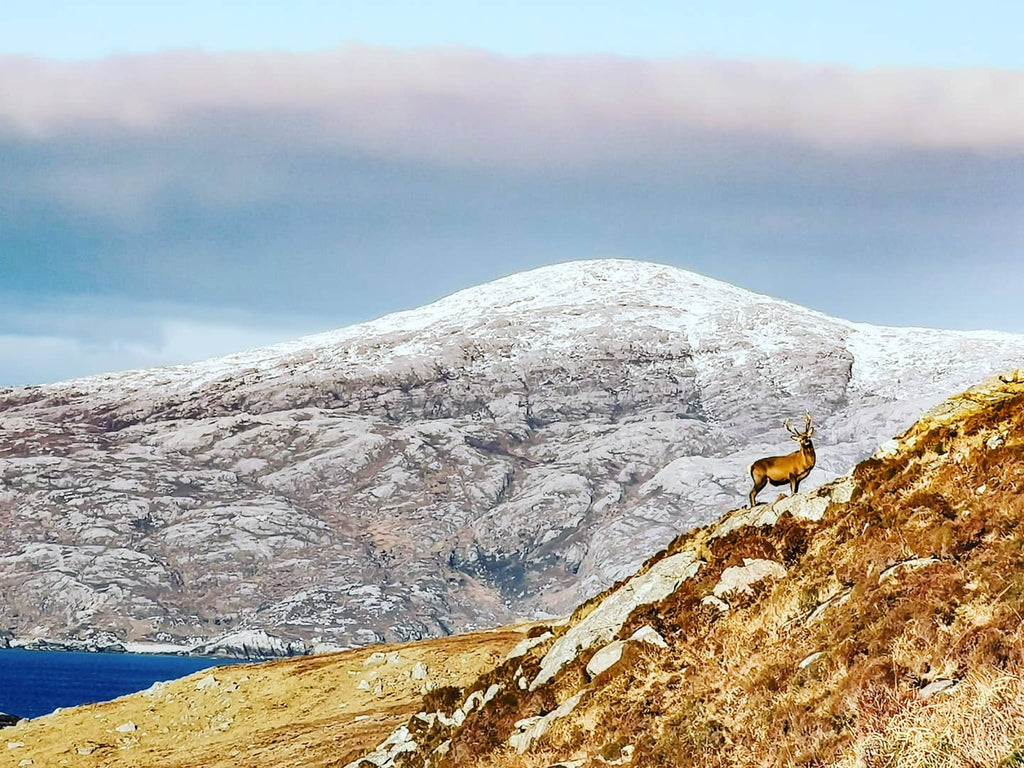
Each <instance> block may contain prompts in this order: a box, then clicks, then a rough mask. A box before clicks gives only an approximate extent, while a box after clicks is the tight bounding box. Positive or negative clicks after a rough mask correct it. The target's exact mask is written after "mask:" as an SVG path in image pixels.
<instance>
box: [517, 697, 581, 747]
mask: <svg viewBox="0 0 1024 768" xmlns="http://www.w3.org/2000/svg"><path fill="white" fill-rule="evenodd" d="M586 692H587V689H586V688H584V689H583V690H582V691H579V692H578V693H576V694H575V695H573V696H572V697H571V698H569V699H566V700H565V701H564V702H562V703H561V704H559V705H558V706H557V707H556V708H555V709H553V710H552V711H551V712H548V713H547V714H546V715H544V716H543V717H528V718H526V719H525V720H520V721H519V722H518V723H516V731H515V732H514V733H513V734H512V735H511V736H509V738H508V743H509V746H511V747H512V748H513V749H515V751H516V752H518V753H519V754H522V753H523V752H525V751H526V750H527V749H529V748H530V745H531V744H532V743H533V742H535V741H536V740H537V739H539V738H540V737H541V736H543V735H544V734H545V733H547V732H548V729H549V728H550V727H551V725H552V723H554V722H555V720H558V719H559V718H562V717H565V716H566V715H568V714H569V713H570V712H572V711H573V710H574V709H576V705H577V704H579V703H580V700H581V699H582V698H583V695H584V694H585V693H586Z"/></svg>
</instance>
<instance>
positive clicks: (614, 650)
mask: <svg viewBox="0 0 1024 768" xmlns="http://www.w3.org/2000/svg"><path fill="white" fill-rule="evenodd" d="M631 641H632V642H636V643H649V644H650V645H656V646H658V647H660V648H668V643H666V642H665V638H663V637H662V636H661V635H660V634H658V631H657V630H656V629H654V627H651V626H649V625H646V624H645V625H644V626H642V627H640V629H638V630H637V631H636V632H634V633H633V634H632V635H630V636H629V637H628V638H627V639H626V640H612V641H611V642H610V643H608V645H606V646H604V647H603V648H602V649H601V650H599V651H598V652H597V653H595V654H594V655H593V656H591V657H590V661H588V662H587V670H586V671H587V675H588V676H589V677H590V679H591V680H593V679H594V678H595V677H597V676H598V675H600V674H601V673H602V672H604V671H605V670H606V669H611V668H612V667H613V666H615V665H616V664H618V663H619V659H621V658H622V649H623V648H625V647H626V643H628V642H631Z"/></svg>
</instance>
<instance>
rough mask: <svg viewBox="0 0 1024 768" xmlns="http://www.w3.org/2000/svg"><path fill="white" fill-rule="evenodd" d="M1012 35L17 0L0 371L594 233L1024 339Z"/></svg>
mask: <svg viewBox="0 0 1024 768" xmlns="http://www.w3.org/2000/svg"><path fill="white" fill-rule="evenodd" d="M1022 29H1024V3H995V2H973V3H970V4H967V3H959V2H958V3H943V2H927V3H926V2H917V0H911V1H910V2H887V3H881V2H856V3H855V2H830V3H823V2H813V3H812V2H802V1H800V2H797V1H795V0H790V1H789V2H770V3H769V2H750V1H747V0H744V1H742V2H707V3H679V2H646V3H644V2H634V3H628V4H627V3H618V2H615V3H613V2H586V3H584V2H557V1H553V2H543V3H539V2H528V1H524V0H520V1H519V2H454V1H450V2H396V1H394V0H377V1H376V2H348V3H323V2H310V1H309V0H293V1H292V2H288V3H280V4H278V3H274V4H271V3H261V2H209V1H208V2H198V1H197V0H179V1H178V2H174V3H151V2H141V1H137V2H110V1H109V0H96V1H95V2H69V1H64V2H46V1H45V0H36V1H35V2H32V3H27V2H24V3H23V2H8V1H7V0H0V386H4V385H11V384H23V383H36V382H43V381H48V380H56V379H60V378H69V377H72V376H78V375H85V374H88V373H94V372H100V371H106V370H113V369H119V368H126V367H137V366H149V365H155V364H161V363H173V362H184V361H187V360H192V359H199V358H202V357H207V356H211V355H214V354H223V353H229V352H233V351H238V350H240V349H243V348H246V347H251V346H255V345H262V344H265V343H269V342H271V341H275V340H283V339H287V338H291V337H294V336H296V335H299V334H300V333H311V332H316V331H321V330H327V329H330V328H335V327H339V326H342V325H346V324H348V323H352V322H357V321H361V320H366V319H369V318H371V317H375V316H378V315H381V314H385V313H387V312H392V311H396V310H401V309H407V308H410V307H414V306H417V305H421V304H424V303H427V302H429V301H431V300H434V299H436V298H439V297H440V296H442V295H444V294H447V293H450V292H452V291H455V290H458V289H460V288H464V287H467V286H470V285H474V284H477V283H480V282H484V281H486V280H490V279H494V278H497V277H500V276H502V275H505V274H509V273H511V272H515V271H518V270H522V269H528V268H531V267H536V266H541V265H545V264H551V263H555V262H559V261H568V260H574V259H590V258H600V257H616V258H635V259H641V260H648V261H656V262H661V263H667V264H672V265H675V266H678V267H682V268H688V269H693V270H697V271H699V272H702V273H704V274H707V275H709V276H711V277H715V278H719V279H723V280H727V281H729V282H732V283H734V284H736V285H739V286H742V287H744V288H748V289H750V290H754V291H758V292H762V293H767V294H770V295H773V296H777V297H780V298H785V299H789V300H791V301H795V302H797V303H800V304H803V305H805V306H809V307H813V308H815V309H819V310H822V311H824V312H827V313H829V314H832V315H836V316H840V317H845V318H848V319H852V320H860V321H866V322H874V323H880V324H894V325H921V326H933V327H943V328H964V329H968V328H992V329H1000V330H1006V331H1013V332H1019V333H1024V304H1022V303H1021V300H1020V286H1021V285H1024V181H1022V179H1024V46H1022V45H1021V44H1020V40H1021V30H1022ZM365 44H370V46H377V47H366V45H365ZM424 46H436V48H431V49H429V50H428V49H424V48H423V47H424ZM460 46H470V47H471V48H472V50H470V49H465V48H462V47H460ZM168 49H173V50H175V51H177V52H174V53H167V52H166V51H167V50H168ZM182 49H188V50H187V51H184V52H183V50H182ZM327 49H330V51H329V53H324V51H325V50H327ZM124 53H132V54H134V55H133V56H131V57H119V56H118V55H117V54H124ZM10 54H14V56H13V57H12V56H11V55H10ZM534 54H545V55H546V56H545V57H543V58H535V57H534ZM592 54H598V55H592ZM606 54H612V56H607V55H606ZM22 55H27V56H28V57H29V58H23V57H22ZM110 56H113V58H108V57H110ZM877 67H884V68H883V69H877Z"/></svg>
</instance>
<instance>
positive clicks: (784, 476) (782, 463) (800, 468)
mask: <svg viewBox="0 0 1024 768" xmlns="http://www.w3.org/2000/svg"><path fill="white" fill-rule="evenodd" d="M804 417H805V418H806V419H807V423H806V424H804V431H803V432H797V431H796V430H795V429H793V428H792V427H791V426H789V422H788V421H784V422H783V425H784V426H785V427H786V430H787V431H788V432H789V435H790V437H792V438H793V439H794V440H796V441H797V442H798V443H800V450H799V451H796V452H794V453H787V454H786V455H785V456H769V457H768V458H766V459H758V460H757V461H755V462H754V463H753V464H751V465H750V479H751V480H753V481H754V490H752V491H751V492H750V507H751V509H753V507H754V499H755V498H757V494H758V493H759V492H760V490H761V489H762V488H764V487H765V485H767V484H768V483H771V484H772V485H785V484H786V483H789V487H790V489H791V490H792V492H793V493H796V492H797V489H798V488H799V487H800V481H801V480H803V479H804V478H805V477H807V475H809V474H810V473H811V470H812V469H814V459H815V456H814V445H813V443H811V435H813V434H814V427H813V426H811V415H810V414H804Z"/></svg>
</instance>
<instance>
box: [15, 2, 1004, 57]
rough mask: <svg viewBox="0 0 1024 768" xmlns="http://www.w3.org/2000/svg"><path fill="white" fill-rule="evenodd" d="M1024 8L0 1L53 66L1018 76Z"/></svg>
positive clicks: (22, 40) (23, 37) (22, 37)
mask: <svg viewBox="0 0 1024 768" xmlns="http://www.w3.org/2000/svg"><path fill="white" fill-rule="evenodd" d="M1022 29H1024V3H1020V2H1013V1H1012V0H1007V1H1004V2H998V1H997V2H993V1H992V0H986V1H982V2H977V1H976V2H963V1H962V0H960V1H957V2H948V1H945V0H930V1H925V0H888V2H883V1H881V0H860V1H859V2H853V1H852V0H838V1H836V2H822V1H821V0H772V1H770V2H767V1H765V0H705V1H704V2H679V1H673V0H648V1H647V2H643V1H642V0H641V1H640V2H623V1H622V0H616V1H614V2H612V1H610V0H589V1H583V0H577V1H575V2H569V1H567V0H543V1H541V2H538V1H537V0H418V1H417V0H349V1H348V2H323V1H318V0H291V1H290V2H259V1H255V2H254V1H252V0H236V1H235V2H224V1H223V0H177V1H176V2H148V1H146V0H142V1H140V0H120V1H115V0H90V1H89V2H84V1H83V0H34V1H33V2H22V1H20V0H18V1H12V0H4V1H3V2H0V51H3V52H7V53H24V54H32V55H39V56H46V57H51V58H58V59H77V58H95V57H100V56H105V55H108V54H110V53H125V52H141V53H148V52H153V51H157V50H162V49H166V48H179V47H200V48H205V49H209V50H255V49H274V50H284V51H296V52H302V51H314V50H322V49H325V48H329V47H332V46H335V45H338V44H340V43H345V42H350V41H359V42H363V43H371V44H381V45H391V46H399V47H415V46H424V45H445V46H447V45H468V46H475V47H481V48H486V49H488V50H491V51H494V52H498V53H504V54H511V55H524V54H525V55H529V54H537V53H550V54H580V53H614V54H622V55H630V56H642V57H660V56H679V55H687V54H710V55H714V56H721V57H726V58H737V57H742V58H750V57H769V58H784V59H796V60H802V61H819V62H845V63H849V64H853V65H855V66H878V65H932V66H964V65H968V66H969V65H988V66H995V67H1005V68H1020V67H1021V66H1022V65H1024V44H1022V39H1021V35H1022V33H1021V30H1022Z"/></svg>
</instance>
